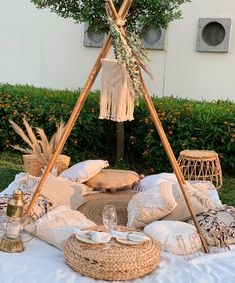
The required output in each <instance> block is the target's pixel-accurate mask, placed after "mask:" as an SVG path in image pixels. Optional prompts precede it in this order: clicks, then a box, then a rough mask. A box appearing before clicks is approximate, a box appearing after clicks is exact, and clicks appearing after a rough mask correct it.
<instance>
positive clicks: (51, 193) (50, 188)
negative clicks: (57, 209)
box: [40, 174, 85, 209]
mask: <svg viewBox="0 0 235 283" xmlns="http://www.w3.org/2000/svg"><path fill="white" fill-rule="evenodd" d="M40 194H41V195H42V196H44V197H46V198H48V199H50V200H51V201H52V202H53V203H54V204H55V205H66V206H68V207H70V208H72V209H77V208H78V207H79V206H81V205H82V204H83V203H84V202H85V200H84V199H83V197H82V189H81V188H79V187H78V186H75V187H73V186H71V185H70V184H68V183H67V182H66V180H65V179H64V178H61V177H55V176H53V175H51V174H49V176H48V177H47V179H46V182H45V185H44V186H43V188H42V191H41V193H40Z"/></svg>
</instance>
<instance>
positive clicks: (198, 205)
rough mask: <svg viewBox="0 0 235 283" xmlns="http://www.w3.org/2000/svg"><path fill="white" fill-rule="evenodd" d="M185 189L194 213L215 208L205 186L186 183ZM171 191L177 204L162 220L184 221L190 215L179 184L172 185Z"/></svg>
mask: <svg viewBox="0 0 235 283" xmlns="http://www.w3.org/2000/svg"><path fill="white" fill-rule="evenodd" d="M186 190H187V192H188V195H189V199H190V201H191V204H192V207H193V209H194V212H195V214H196V215H198V214H200V213H202V212H206V211H208V210H210V209H214V208H215V205H214V203H213V201H212V200H211V199H210V197H209V196H208V193H207V187H206V186H198V185H193V186H192V185H190V184H189V183H188V184H187V185H186ZM172 193H173V196H174V198H175V200H176V202H177V206H176V208H175V210H174V211H173V212H172V213H170V214H169V215H167V216H166V217H164V220H180V221H185V220H187V219H189V218H190V217H191V214H190V212H189V209H188V207H187V204H186V201H185V198H184V196H183V194H182V192H181V189H180V188H179V186H175V185H174V186H173V187H172Z"/></svg>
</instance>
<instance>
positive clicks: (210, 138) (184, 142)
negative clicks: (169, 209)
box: [0, 84, 235, 173]
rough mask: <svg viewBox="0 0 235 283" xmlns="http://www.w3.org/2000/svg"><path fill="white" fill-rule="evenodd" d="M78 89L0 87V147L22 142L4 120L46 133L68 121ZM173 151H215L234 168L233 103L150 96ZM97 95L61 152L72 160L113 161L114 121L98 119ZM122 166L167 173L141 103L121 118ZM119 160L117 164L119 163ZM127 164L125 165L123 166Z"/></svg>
mask: <svg viewBox="0 0 235 283" xmlns="http://www.w3.org/2000/svg"><path fill="white" fill-rule="evenodd" d="M78 96H79V91H74V92H72V91H67V90H65V91H53V90H48V89H43V88H34V87H30V86H12V85H7V84H4V85H0V114H1V117H2V119H1V120H0V150H2V151H3V150H5V149H6V148H7V149H8V150H12V149H11V147H10V145H11V144H12V145H13V144H21V145H22V140H21V139H20V138H19V137H18V136H17V135H16V134H15V133H14V131H13V130H12V129H11V127H10V124H9V122H8V120H9V119H12V120H14V121H15V122H16V123H19V124H21V123H22V117H25V118H26V119H27V120H28V122H29V124H30V125H33V126H38V127H42V128H44V130H45V132H46V133H47V134H48V136H49V137H50V136H51V135H52V134H53V132H54V131H55V126H56V124H57V123H59V121H60V119H61V118H62V119H63V120H64V121H67V120H68V118H69V115H70V114H71V112H72V109H73V107H74V105H75V103H76V100H77V98H78ZM153 102H154V105H155V107H156V110H157V112H158V114H159V117H160V119H161V121H162V124H163V127H164V129H165V131H166V134H167V136H168V138H169V141H170V143H171V145H172V148H173V151H174V152H175V155H176V156H178V154H179V152H180V151H181V150H183V149H210V150H215V151H216V152H218V153H219V155H220V158H221V163H222V168H223V171H224V172H228V173H229V172H230V173H234V169H235V142H234V141H235V104H234V103H232V102H231V101H216V102H206V101H194V100H187V99H180V98H173V97H164V98H153ZM98 115H99V93H98V92H93V93H91V94H90V95H89V96H88V99H87V100H86V102H85V104H84V107H83V109H82V111H81V114H80V116H79V118H78V120H77V122H76V124H75V127H74V129H73V131H72V133H71V136H70V138H69V140H68V142H67V144H66V146H65V149H64V152H65V153H66V154H68V155H70V156H72V158H73V161H74V162H77V161H79V160H84V159H89V158H106V159H108V160H109V161H110V163H111V164H112V163H114V160H115V152H116V149H115V143H116V133H115V123H114V122H112V121H107V120H99V119H97V117H98ZM125 151H126V154H125V160H124V162H123V164H124V165H125V164H130V167H132V168H134V169H136V170H139V171H145V172H146V173H149V172H152V173H154V172H162V171H170V170H171V168H170V165H169V162H168V160H167V157H166V154H165V151H164V149H163V146H162V143H161V141H160V139H159V137H158V135H157V133H156V129H155V127H154V125H153V123H152V121H151V118H150V115H149V112H148V109H147V108H146V105H145V103H144V101H142V100H140V102H139V105H138V106H137V107H136V109H135V120H134V121H131V122H125ZM123 164H119V165H120V166H121V165H122V166H123ZM128 166H129V165H128Z"/></svg>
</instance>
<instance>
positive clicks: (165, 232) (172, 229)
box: [144, 220, 202, 255]
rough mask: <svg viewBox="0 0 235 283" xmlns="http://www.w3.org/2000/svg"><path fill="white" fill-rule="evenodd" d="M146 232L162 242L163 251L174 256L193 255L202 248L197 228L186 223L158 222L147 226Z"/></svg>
mask: <svg viewBox="0 0 235 283" xmlns="http://www.w3.org/2000/svg"><path fill="white" fill-rule="evenodd" d="M144 232H145V233H146V234H148V235H149V236H151V237H152V238H153V239H154V240H156V241H159V242H160V244H161V250H163V251H166V252H170V253H173V254H177V255H185V254H191V253H194V252H196V251H198V250H200V249H201V247H202V244H201V240H200V237H199V235H198V234H197V232H196V228H195V227H194V226H193V225H190V224H188V223H185V222H180V221H164V220H161V221H156V222H153V223H151V224H149V225H147V226H146V227H145V228H144Z"/></svg>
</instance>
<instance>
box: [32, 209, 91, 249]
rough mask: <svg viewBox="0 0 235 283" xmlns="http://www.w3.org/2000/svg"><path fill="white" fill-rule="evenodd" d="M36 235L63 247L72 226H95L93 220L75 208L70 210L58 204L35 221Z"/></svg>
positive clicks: (49, 242)
mask: <svg viewBox="0 0 235 283" xmlns="http://www.w3.org/2000/svg"><path fill="white" fill-rule="evenodd" d="M35 225H36V236H37V237H38V238H39V239H41V240H43V241H45V242H47V243H48V244H51V245H53V246H56V247H57V248H58V249H63V244H64V242H65V240H67V239H68V238H69V237H70V236H71V235H72V234H73V233H74V230H73V229H74V228H77V229H81V230H82V229H85V228H88V227H92V226H96V224H95V223H94V222H92V221H91V220H89V219H87V218H86V217H85V215H83V214H82V213H81V212H79V211H77V210H72V209H70V208H69V207H66V206H58V207H56V208H54V209H53V210H51V211H50V212H48V213H47V214H45V215H44V216H43V217H41V218H40V219H38V220H37V221H36V222H35Z"/></svg>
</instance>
